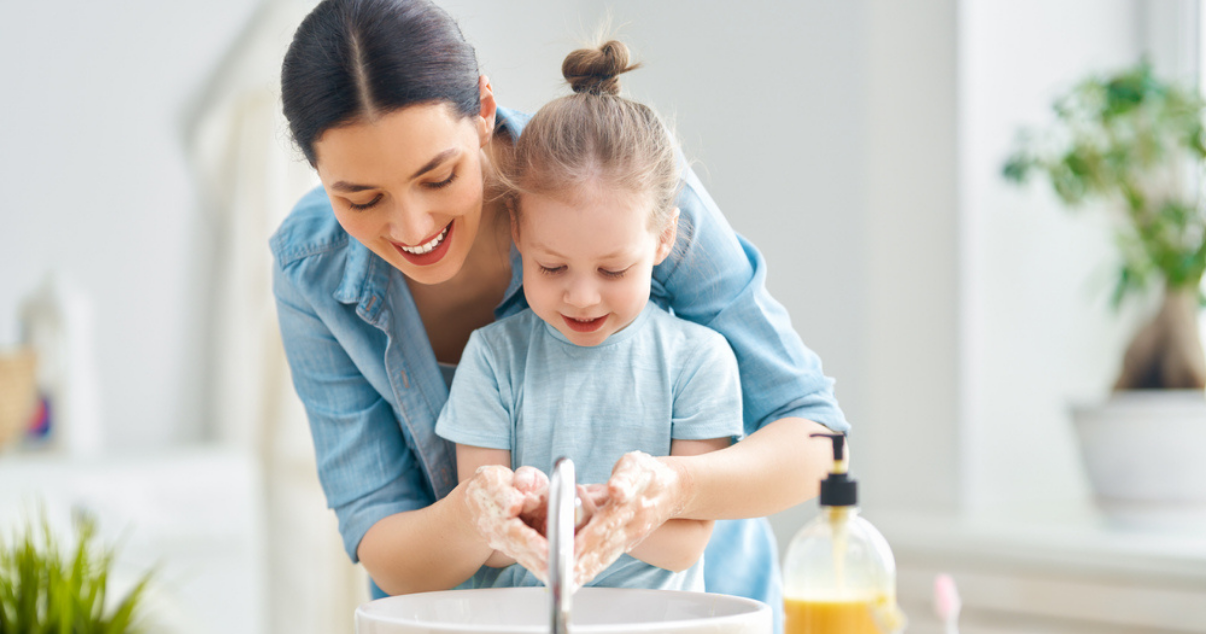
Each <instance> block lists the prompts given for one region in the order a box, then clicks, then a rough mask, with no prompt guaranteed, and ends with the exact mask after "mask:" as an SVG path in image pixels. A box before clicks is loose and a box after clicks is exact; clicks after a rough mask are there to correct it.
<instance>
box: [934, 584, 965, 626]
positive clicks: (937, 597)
mask: <svg viewBox="0 0 1206 634" xmlns="http://www.w3.org/2000/svg"><path fill="white" fill-rule="evenodd" d="M962 607H963V605H962V603H960V601H959V590H958V589H956V588H955V580H954V579H952V578H951V576H950V575H948V574H940V575H938V576H937V577H935V578H934V614H936V615H938V620H939V621H942V623H943V625H944V626H945V627H946V634H959V628H958V625H957V624H956V622H957V621H958V620H959V610H960V608H962Z"/></svg>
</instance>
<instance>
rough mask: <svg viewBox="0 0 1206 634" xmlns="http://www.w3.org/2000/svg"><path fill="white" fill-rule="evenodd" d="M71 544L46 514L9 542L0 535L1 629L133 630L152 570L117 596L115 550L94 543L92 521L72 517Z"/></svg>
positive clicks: (124, 633) (114, 633) (126, 633)
mask: <svg viewBox="0 0 1206 634" xmlns="http://www.w3.org/2000/svg"><path fill="white" fill-rule="evenodd" d="M75 524H76V527H75V528H76V530H75V544H74V546H73V547H72V548H69V549H66V550H64V549H62V548H60V545H59V541H58V540H57V539H56V537H55V535H54V534H53V532H52V530H51V528H50V525H49V523H48V522H47V521H46V519H45V517H43V519H42V523H41V525H40V526H39V527H37V528H35V527H34V526H33V525H32V524H27V525H26V526H25V530H24V532H23V533H21V534H18V535H15V536H14V538H13V540H12V541H11V543H9V542H7V541H5V540H0V632H29V633H34V634H37V633H42V632H46V633H50V632H73V633H75V634H131V633H136V632H142V631H144V630H143V629H142V627H141V626H140V618H139V610H140V609H141V607H142V603H143V601H142V599H143V595H144V593H145V591H146V589H147V584H148V583H149V580H150V576H151V573H147V574H145V575H143V576H142V578H141V579H139V580H138V581H137V582H136V583H135V584H134V586H133V588H132V589H131V590H129V591H128V592H126V593H125V594H124V595H121V596H116V595H115V593H114V592H113V587H112V583H111V582H112V572H113V564H114V552H113V551H112V550H110V549H106V548H103V547H102V546H100V545H98V544H97V541H96V539H97V535H96V525H95V522H94V521H92V520H91V519H90V518H88V517H86V516H79V517H77V518H76V522H75Z"/></svg>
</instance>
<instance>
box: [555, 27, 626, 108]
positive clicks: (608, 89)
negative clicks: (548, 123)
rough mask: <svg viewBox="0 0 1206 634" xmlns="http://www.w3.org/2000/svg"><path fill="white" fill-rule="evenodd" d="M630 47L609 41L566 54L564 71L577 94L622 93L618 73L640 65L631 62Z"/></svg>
mask: <svg viewBox="0 0 1206 634" xmlns="http://www.w3.org/2000/svg"><path fill="white" fill-rule="evenodd" d="M629 57H630V56H629V54H628V47H627V46H625V45H624V43H623V42H620V41H617V40H608V41H607V42H604V43H603V44H601V45H599V46H597V47H595V48H580V49H578V50H576V51H574V52H573V53H570V54H569V55H567V56H566V57H565V61H564V62H562V63H561V74H562V75H564V76H565V81H568V82H569V84H570V87H572V88H573V89H574V92H576V93H588V94H592V95H618V94H620V80H619V76H620V75H621V74H623V73H626V72H628V71H630V70H634V69H636V68H639V67H640V64H629V63H628V62H629Z"/></svg>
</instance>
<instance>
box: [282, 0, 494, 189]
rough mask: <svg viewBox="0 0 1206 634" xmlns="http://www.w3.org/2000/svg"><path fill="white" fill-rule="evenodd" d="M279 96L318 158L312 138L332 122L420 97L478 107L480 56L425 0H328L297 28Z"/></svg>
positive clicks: (297, 136) (300, 139) (462, 108)
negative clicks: (478, 59)
mask: <svg viewBox="0 0 1206 634" xmlns="http://www.w3.org/2000/svg"><path fill="white" fill-rule="evenodd" d="M281 99H282V101H283V102H284V111H285V118H286V119H288V121H289V131H290V132H291V133H292V134H293V140H294V142H295V143H297V145H298V146H299V147H300V148H301V150H302V152H303V153H304V154H305V155H306V159H307V160H308V161H310V165H316V164H317V160H316V157H315V155H314V142H315V141H316V140H318V137H319V136H321V135H322V133H323V132H326V131H327V130H329V129H330V128H334V127H338V126H341V125H346V124H349V123H353V122H355V121H359V120H371V119H373V118H376V117H378V116H381V115H384V114H388V113H390V112H393V111H395V110H399V109H401V108H405V107H406V106H410V105H414V104H422V103H433V102H447V103H449V104H451V105H452V107H453V108H454V109H455V110H456V111H457V112H458V113H460V114H461V115H462V116H466V117H467V116H471V115H474V114H477V113H478V112H479V111H480V108H481V102H480V99H481V96H480V93H479V92H478V69H477V56H476V55H475V54H474V52H473V47H472V46H470V45H469V43H468V42H466V41H465V37H464V36H463V35H462V34H461V30H460V28H459V27H458V26H457V25H456V22H455V21H453V19H452V17H450V16H449V15H448V14H447V13H445V12H444V10H443V9H441V8H439V7H437V6H436V5H434V4H432V3H431V2H428V1H427V0H325V1H324V2H322V3H320V4H319V5H318V6H316V7H315V8H314V10H313V11H311V12H310V14H309V15H307V16H306V19H305V20H303V21H302V23H301V26H299V27H298V28H297V32H296V33H294V34H293V42H292V43H291V44H290V45H289V50H288V52H286V53H285V62H284V64H283V65H282V66H281Z"/></svg>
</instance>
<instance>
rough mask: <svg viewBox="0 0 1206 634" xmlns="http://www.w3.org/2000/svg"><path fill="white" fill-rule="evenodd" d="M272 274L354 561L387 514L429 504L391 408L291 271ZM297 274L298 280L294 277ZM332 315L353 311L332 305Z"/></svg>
mask: <svg viewBox="0 0 1206 634" xmlns="http://www.w3.org/2000/svg"><path fill="white" fill-rule="evenodd" d="M293 266H299V267H304V266H305V260H304V259H303V260H299V261H295V262H290V263H288V264H286V265H283V266H282V264H281V263H280V262H279V261H278V262H277V263H276V265H275V268H274V272H273V293H274V295H275V297H276V305H277V316H278V319H279V322H280V329H281V335H282V338H283V340H284V345H285V353H286V356H287V358H288V361H289V368H290V370H291V372H292V375H293V384H294V387H295V388H296V390H297V394H298V395H299V396H300V398H301V401H302V404H303V405H304V406H305V409H306V414H307V417H308V419H309V422H310V432H311V435H312V436H313V439H314V451H315V455H316V458H317V463H318V477H319V481H320V482H321V484H322V488H323V492H324V493H325V494H326V498H327V505H328V506H329V507H330V508H331V509H332V510H334V511H335V514H336V516H337V517H338V519H339V531H340V534H341V535H342V537H343V543H344V548H345V549H346V550H347V553H348V556H349V557H351V559H352V561H353V562H357V561H359V558H358V557H357V553H356V551H357V549H358V548H359V545H360V540H361V539H363V538H364V535H365V533H367V532H368V530H369V528H370V527H372V526H373V524H376V523H377V522H378V521H380V520H381V519H383V518H385V517H388V516H390V515H393V514H396V513H401V512H403V511H410V510H415V509H419V508H423V507H426V506H428V505H430V504H431V503H432V502H434V496H433V494H432V493H431V488H430V486H429V485H428V484H427V482H426V481H425V479H424V476H423V472H422V469H421V468H420V467H419V465H418V461H417V459H416V457H415V455H414V454H413V452H412V450H411V449H410V447H409V446H408V445H407V443H406V441H405V438H404V437H403V434H402V431H401V429H400V428H399V425H398V423H397V417H396V415H395V413H394V412H393V410H392V408H391V406H390V404H389V403H388V402H387V401H386V400H385V399H384V398H382V396H381V394H380V393H379V392H378V391H377V390H376V389H374V388H373V386H372V385H370V384H369V382H368V380H367V379H366V378H365V377H364V375H363V374H362V372H361V371H360V370H359V369H358V368H357V366H356V364H355V362H354V361H353V359H352V358H351V357H350V356H349V354H348V352H347V350H346V349H345V344H346V343H347V342H341V341H340V340H339V339H338V338H337V337H336V335H335V334H334V333H332V332H331V330H330V328H328V327H327V325H326V324H325V323H324V321H323V319H322V318H321V317H320V315H319V314H318V313H317V312H316V311H315V310H314V308H313V304H312V302H310V301H308V300H307V298H306V296H305V295H304V294H303V293H302V292H301V291H299V290H298V288H297V287H296V286H295V285H294V284H293V283H292V282H291V281H290V273H289V272H288V271H287V269H288V267H293ZM293 273H295V274H300V273H298V272H297V271H293ZM332 309H334V310H349V311H350V310H353V307H350V306H342V305H337V306H334V307H333V308H332Z"/></svg>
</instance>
